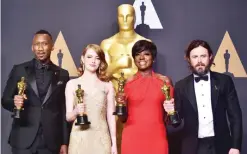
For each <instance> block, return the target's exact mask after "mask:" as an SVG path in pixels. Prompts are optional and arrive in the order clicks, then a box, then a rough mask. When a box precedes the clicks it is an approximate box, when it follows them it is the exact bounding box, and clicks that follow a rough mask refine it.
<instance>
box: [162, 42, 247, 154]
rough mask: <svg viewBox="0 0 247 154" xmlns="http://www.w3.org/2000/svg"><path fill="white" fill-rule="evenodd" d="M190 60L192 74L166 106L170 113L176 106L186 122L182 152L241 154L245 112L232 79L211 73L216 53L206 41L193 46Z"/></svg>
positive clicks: (190, 46)
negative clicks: (242, 109)
mask: <svg viewBox="0 0 247 154" xmlns="http://www.w3.org/2000/svg"><path fill="white" fill-rule="evenodd" d="M186 58H187V61H188V63H189V66H190V68H191V71H192V74H191V75H189V76H188V77H186V78H184V79H182V80H180V81H178V82H177V83H176V84H175V96H174V100H173V99H172V100H171V101H166V102H165V103H164V107H165V110H166V112H169V111H172V110H174V104H175V110H176V111H178V113H179V114H180V116H181V118H182V120H183V128H182V133H181V134H182V135H181V138H180V139H181V153H182V154H239V153H240V150H241V144H242V131H243V130H242V112H241V108H240V105H239V101H238V96H237V92H236V90H235V86H234V83H233V80H232V78H231V77H230V76H227V75H225V74H221V73H216V72H212V71H210V67H211V65H212V63H213V52H212V50H211V48H210V46H209V45H208V43H207V42H205V41H203V40H194V41H192V42H191V43H190V45H189V46H188V49H187V50H186ZM173 101H174V103H173ZM228 122H229V125H228ZM171 144H172V143H171Z"/></svg>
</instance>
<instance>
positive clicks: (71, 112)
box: [65, 80, 77, 122]
mask: <svg viewBox="0 0 247 154" xmlns="http://www.w3.org/2000/svg"><path fill="white" fill-rule="evenodd" d="M65 97H66V120H67V121H68V122H73V121H74V120H75V119H76V116H77V110H76V109H75V108H74V101H75V94H74V89H73V83H72V82H71V80H70V81H69V82H68V83H67V85H66V88H65Z"/></svg>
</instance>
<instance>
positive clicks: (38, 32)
mask: <svg viewBox="0 0 247 154" xmlns="http://www.w3.org/2000/svg"><path fill="white" fill-rule="evenodd" d="M37 34H46V35H48V36H49V37H50V38H51V40H53V39H52V36H51V33H49V32H48V31H47V30H44V29H41V30H39V31H37V32H36V33H35V35H37Z"/></svg>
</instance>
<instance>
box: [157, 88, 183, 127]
mask: <svg viewBox="0 0 247 154" xmlns="http://www.w3.org/2000/svg"><path fill="white" fill-rule="evenodd" d="M161 90H162V92H163V94H164V95H165V98H166V100H167V101H169V100H171V88H170V86H169V85H166V84H164V85H163V87H162V88H161ZM180 122H181V119H180V118H179V115H178V112H177V111H175V110H173V111H170V112H168V113H167V123H168V124H170V125H177V124H180Z"/></svg>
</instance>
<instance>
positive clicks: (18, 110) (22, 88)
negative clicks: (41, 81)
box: [12, 77, 27, 119]
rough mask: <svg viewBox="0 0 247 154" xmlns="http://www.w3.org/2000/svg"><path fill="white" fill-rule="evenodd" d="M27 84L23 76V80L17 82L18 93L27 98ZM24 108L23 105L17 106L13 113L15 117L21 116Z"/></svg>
mask: <svg viewBox="0 0 247 154" xmlns="http://www.w3.org/2000/svg"><path fill="white" fill-rule="evenodd" d="M26 87H27V84H26V83H25V77H21V80H20V81H19V82H18V83H17V89H18V95H20V96H23V97H24V99H27V98H25V90H26ZM22 110H24V108H23V107H15V108H14V113H13V115H12V117H13V118H16V119H19V118H20V117H21V116H20V114H21V111H22Z"/></svg>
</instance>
